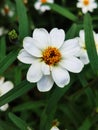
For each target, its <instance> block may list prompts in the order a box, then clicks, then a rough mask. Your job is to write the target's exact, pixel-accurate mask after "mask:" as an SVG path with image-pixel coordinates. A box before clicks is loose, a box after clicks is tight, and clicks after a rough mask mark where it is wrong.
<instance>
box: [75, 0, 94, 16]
mask: <svg viewBox="0 0 98 130" xmlns="http://www.w3.org/2000/svg"><path fill="white" fill-rule="evenodd" d="M76 6H77V7H78V8H82V12H83V13H84V14H85V13H87V12H88V11H90V12H93V9H96V8H97V3H96V2H95V0H78V2H77V5H76Z"/></svg>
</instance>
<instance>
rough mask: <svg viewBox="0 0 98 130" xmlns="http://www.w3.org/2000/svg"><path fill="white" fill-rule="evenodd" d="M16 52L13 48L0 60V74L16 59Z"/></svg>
mask: <svg viewBox="0 0 98 130" xmlns="http://www.w3.org/2000/svg"><path fill="white" fill-rule="evenodd" d="M17 54H18V50H13V51H12V52H10V53H9V54H8V55H6V57H4V58H3V60H2V61H1V62H0V74H2V73H3V72H4V71H5V70H6V69H7V68H8V67H9V66H10V65H11V64H12V63H13V62H14V61H15V60H16V57H17Z"/></svg>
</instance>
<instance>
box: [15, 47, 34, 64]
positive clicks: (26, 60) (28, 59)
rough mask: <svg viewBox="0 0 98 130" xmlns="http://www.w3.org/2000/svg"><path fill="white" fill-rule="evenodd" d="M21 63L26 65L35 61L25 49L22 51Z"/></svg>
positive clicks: (20, 53) (19, 55) (19, 56)
mask: <svg viewBox="0 0 98 130" xmlns="http://www.w3.org/2000/svg"><path fill="white" fill-rule="evenodd" d="M17 58H18V59H19V60H20V61H21V62H23V63H26V64H31V63H32V62H33V60H34V57H33V56H32V55H30V54H29V53H27V52H26V51H25V50H24V49H22V50H20V52H19V54H18V57H17Z"/></svg>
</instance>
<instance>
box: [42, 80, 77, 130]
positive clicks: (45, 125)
mask: <svg viewBox="0 0 98 130" xmlns="http://www.w3.org/2000/svg"><path fill="white" fill-rule="evenodd" d="M73 82H74V79H73V80H72V81H71V82H70V84H69V85H67V86H65V87H64V88H59V87H57V88H56V89H55V90H54V92H53V93H52V95H51V96H50V99H49V101H48V103H47V106H46V108H45V110H44V112H43V113H42V117H41V123H40V130H50V127H51V122H52V120H53V117H54V114H55V111H56V107H57V103H58V101H59V100H60V99H61V97H62V96H63V95H64V94H65V92H66V91H67V90H68V89H69V88H70V86H71V85H72V84H73Z"/></svg>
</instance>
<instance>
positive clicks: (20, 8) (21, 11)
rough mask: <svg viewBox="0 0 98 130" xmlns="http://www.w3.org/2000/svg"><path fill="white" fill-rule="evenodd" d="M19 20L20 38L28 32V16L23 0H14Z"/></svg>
mask: <svg viewBox="0 0 98 130" xmlns="http://www.w3.org/2000/svg"><path fill="white" fill-rule="evenodd" d="M15 2H16V9H17V15H18V22H19V39H20V40H22V39H23V38H24V37H25V36H27V35H28V33H29V24H28V17H27V11H26V8H25V5H24V3H23V0H15Z"/></svg>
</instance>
